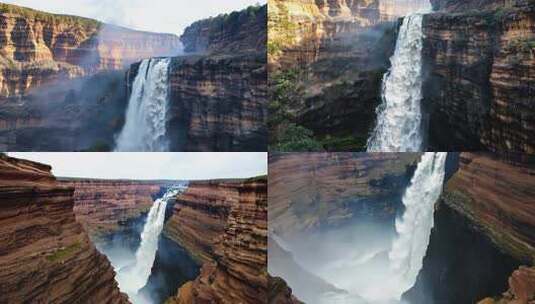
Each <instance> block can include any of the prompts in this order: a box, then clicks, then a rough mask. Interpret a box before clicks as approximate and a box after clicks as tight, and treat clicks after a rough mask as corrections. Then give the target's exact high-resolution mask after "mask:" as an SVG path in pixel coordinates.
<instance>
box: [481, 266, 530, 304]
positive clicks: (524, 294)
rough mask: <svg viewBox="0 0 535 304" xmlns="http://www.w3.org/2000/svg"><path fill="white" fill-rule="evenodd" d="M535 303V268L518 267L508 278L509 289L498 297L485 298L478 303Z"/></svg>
mask: <svg viewBox="0 0 535 304" xmlns="http://www.w3.org/2000/svg"><path fill="white" fill-rule="evenodd" d="M532 303H535V268H534V267H531V268H529V267H525V266H523V267H520V268H519V269H518V270H515V271H514V272H513V274H512V275H511V277H510V278H509V290H507V291H506V292H505V293H504V294H503V296H502V297H501V298H499V299H493V298H485V299H483V300H481V301H479V302H478V304H532Z"/></svg>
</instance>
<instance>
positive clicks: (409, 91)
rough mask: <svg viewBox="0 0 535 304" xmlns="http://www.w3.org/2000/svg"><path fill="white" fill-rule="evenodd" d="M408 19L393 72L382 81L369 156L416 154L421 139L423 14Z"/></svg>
mask: <svg viewBox="0 0 535 304" xmlns="http://www.w3.org/2000/svg"><path fill="white" fill-rule="evenodd" d="M430 9H431V8H430V4H429V6H428V7H426V8H424V9H423V10H422V11H421V12H419V13H415V14H412V15H409V16H406V17H405V18H404V19H403V24H402V25H401V28H400V30H399V36H398V39H397V43H396V50H395V52H394V55H393V56H392V58H391V59H390V61H391V64H392V66H391V68H390V70H389V71H388V73H386V74H385V76H384V79H383V89H382V100H383V102H382V103H381V105H380V106H379V107H378V108H377V124H376V126H375V129H374V130H373V132H372V134H371V136H370V138H369V139H368V148H367V150H368V152H417V151H422V149H423V135H422V109H421V100H422V82H423V77H422V48H423V37H424V35H423V26H422V25H423V12H425V11H429V10H430Z"/></svg>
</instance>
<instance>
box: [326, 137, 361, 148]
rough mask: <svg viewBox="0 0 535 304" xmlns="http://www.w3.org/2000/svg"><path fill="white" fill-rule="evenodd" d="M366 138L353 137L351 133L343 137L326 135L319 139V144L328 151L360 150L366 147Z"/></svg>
mask: <svg viewBox="0 0 535 304" xmlns="http://www.w3.org/2000/svg"><path fill="white" fill-rule="evenodd" d="M367 141H368V138H367V137H366V136H364V137H355V136H353V135H348V136H343V137H327V138H325V139H323V140H322V141H321V144H322V146H323V147H325V149H327V150H328V151H361V150H363V147H366V144H367Z"/></svg>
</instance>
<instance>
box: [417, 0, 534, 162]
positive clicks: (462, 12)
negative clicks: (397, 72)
mask: <svg viewBox="0 0 535 304" xmlns="http://www.w3.org/2000/svg"><path fill="white" fill-rule="evenodd" d="M434 3H435V6H436V7H437V8H441V9H443V11H440V12H437V13H433V14H429V15H426V16H425V18H424V33H425V36H426V38H425V39H424V51H423V52H424V61H425V65H426V67H425V70H426V71H428V73H429V77H428V78H427V80H426V82H425V84H424V100H423V103H424V106H425V107H427V112H428V113H429V140H430V146H431V148H433V149H436V150H450V151H451V150H457V151H468V150H470V151H472V150H473V151H479V150H491V151H513V152H524V153H533V152H534V151H535V146H534V143H535V137H534V136H535V135H534V134H535V133H534V132H533V130H534V128H535V112H534V110H533V109H534V106H533V105H534V103H533V98H532V96H533V89H532V88H533V86H534V85H533V83H534V82H535V79H534V78H533V67H534V66H535V61H534V60H535V55H534V54H535V53H534V41H535V34H534V33H535V6H534V5H533V2H530V1H438V0H437V1H435V2H434Z"/></svg>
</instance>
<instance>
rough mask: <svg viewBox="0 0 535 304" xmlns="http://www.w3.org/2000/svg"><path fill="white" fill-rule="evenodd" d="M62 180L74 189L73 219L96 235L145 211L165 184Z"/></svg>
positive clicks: (107, 231)
mask: <svg viewBox="0 0 535 304" xmlns="http://www.w3.org/2000/svg"><path fill="white" fill-rule="evenodd" d="M61 183H62V184H63V185H65V186H69V187H73V188H74V189H75V191H74V202H75V205H74V213H75V214H76V220H77V221H78V222H80V223H81V224H82V226H83V227H84V229H85V230H86V231H87V232H88V233H89V235H91V237H97V238H98V237H99V236H105V235H108V234H112V233H114V232H116V231H117V230H119V229H121V224H122V223H123V222H126V221H128V220H130V219H134V218H137V217H139V216H141V215H142V214H143V213H146V212H148V211H149V209H150V207H151V206H152V203H153V202H154V199H155V198H156V197H158V196H159V194H160V193H161V192H162V189H163V188H164V187H165V182H158V181H154V182H151V181H147V182H143V181H127V180H94V179H87V180H84V179H64V180H62V181H61Z"/></svg>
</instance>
